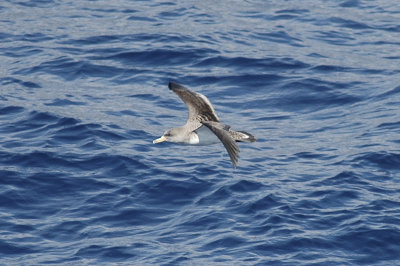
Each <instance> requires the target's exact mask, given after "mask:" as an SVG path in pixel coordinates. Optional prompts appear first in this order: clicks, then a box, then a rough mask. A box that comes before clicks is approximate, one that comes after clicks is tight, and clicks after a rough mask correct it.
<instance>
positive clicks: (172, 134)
mask: <svg viewBox="0 0 400 266" xmlns="http://www.w3.org/2000/svg"><path fill="white" fill-rule="evenodd" d="M181 135H182V134H179V129H178V128H172V129H170V130H167V131H165V132H164V134H163V135H162V136H161V138H158V139H155V140H153V143H154V144H156V143H160V142H164V141H168V142H182V141H183V139H182V137H181Z"/></svg>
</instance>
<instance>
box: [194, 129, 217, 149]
mask: <svg viewBox="0 0 400 266" xmlns="http://www.w3.org/2000/svg"><path fill="white" fill-rule="evenodd" d="M194 132H195V133H196V134H193V137H192V138H191V139H190V144H195V145H210V144H215V143H219V142H220V140H219V139H218V137H217V136H216V135H215V134H214V133H213V132H212V131H211V130H210V129H209V128H208V127H206V126H201V127H200V128H198V129H197V130H195V131H194Z"/></svg>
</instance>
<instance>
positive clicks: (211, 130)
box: [153, 82, 256, 168]
mask: <svg viewBox="0 0 400 266" xmlns="http://www.w3.org/2000/svg"><path fill="white" fill-rule="evenodd" d="M169 88H170V89H171V90H172V91H174V92H175V93H176V94H177V95H178V96H179V97H180V98H181V99H182V101H184V102H185V104H186V105H187V107H188V110H189V116H188V120H187V122H186V124H185V125H184V126H182V127H177V128H172V129H170V130H167V131H166V132H165V133H164V134H163V136H162V137H161V138H158V139H156V140H154V141H153V143H159V142H163V141H169V142H176V143H183V144H191V145H210V144H215V143H219V142H222V144H224V146H225V148H226V150H227V151H228V154H229V156H230V158H231V160H232V163H233V166H234V167H235V168H236V165H237V162H238V159H239V152H240V150H239V146H238V145H237V143H236V142H253V141H256V138H255V137H254V136H253V135H251V134H249V133H247V132H243V131H233V130H231V129H230V126H227V125H224V124H222V123H221V122H220V120H219V118H218V116H217V114H216V112H215V110H214V108H213V106H212V105H211V102H210V101H209V100H208V99H207V97H206V96H204V95H202V94H200V93H196V92H192V91H190V90H188V89H187V88H185V87H183V86H181V85H179V84H177V83H173V82H170V83H169Z"/></svg>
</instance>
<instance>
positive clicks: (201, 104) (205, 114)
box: [168, 82, 219, 123]
mask: <svg viewBox="0 0 400 266" xmlns="http://www.w3.org/2000/svg"><path fill="white" fill-rule="evenodd" d="M168 87H169V88H170V90H172V91H173V92H175V93H176V94H177V95H178V96H179V98H181V99H182V101H183V102H184V103H185V104H186V106H187V107H188V110H189V116H188V121H187V122H188V123H189V122H190V123H193V122H203V121H214V122H219V118H218V116H217V114H216V113H215V110H214V108H213V106H212V105H211V102H210V101H209V100H208V99H207V97H206V96H204V95H203V94H200V93H196V92H193V91H190V90H189V89H187V88H185V87H184V86H182V85H179V84H177V83H174V82H170V83H169V84H168Z"/></svg>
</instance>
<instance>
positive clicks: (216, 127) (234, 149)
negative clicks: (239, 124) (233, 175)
mask: <svg viewBox="0 0 400 266" xmlns="http://www.w3.org/2000/svg"><path fill="white" fill-rule="evenodd" d="M201 123H202V124H203V125H205V126H206V127H208V128H209V129H210V130H211V131H212V132H213V133H214V134H215V135H216V136H217V137H218V138H219V140H220V141H221V142H222V144H224V146H225V149H226V150H227V151H228V154H229V157H231V161H232V164H233V167H234V168H236V165H237V163H238V161H239V153H240V150H239V146H238V145H237V143H236V141H235V140H234V139H233V138H232V137H231V135H230V134H229V133H228V131H227V130H228V129H229V126H226V125H224V124H221V123H219V122H215V121H203V122H201Z"/></svg>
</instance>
